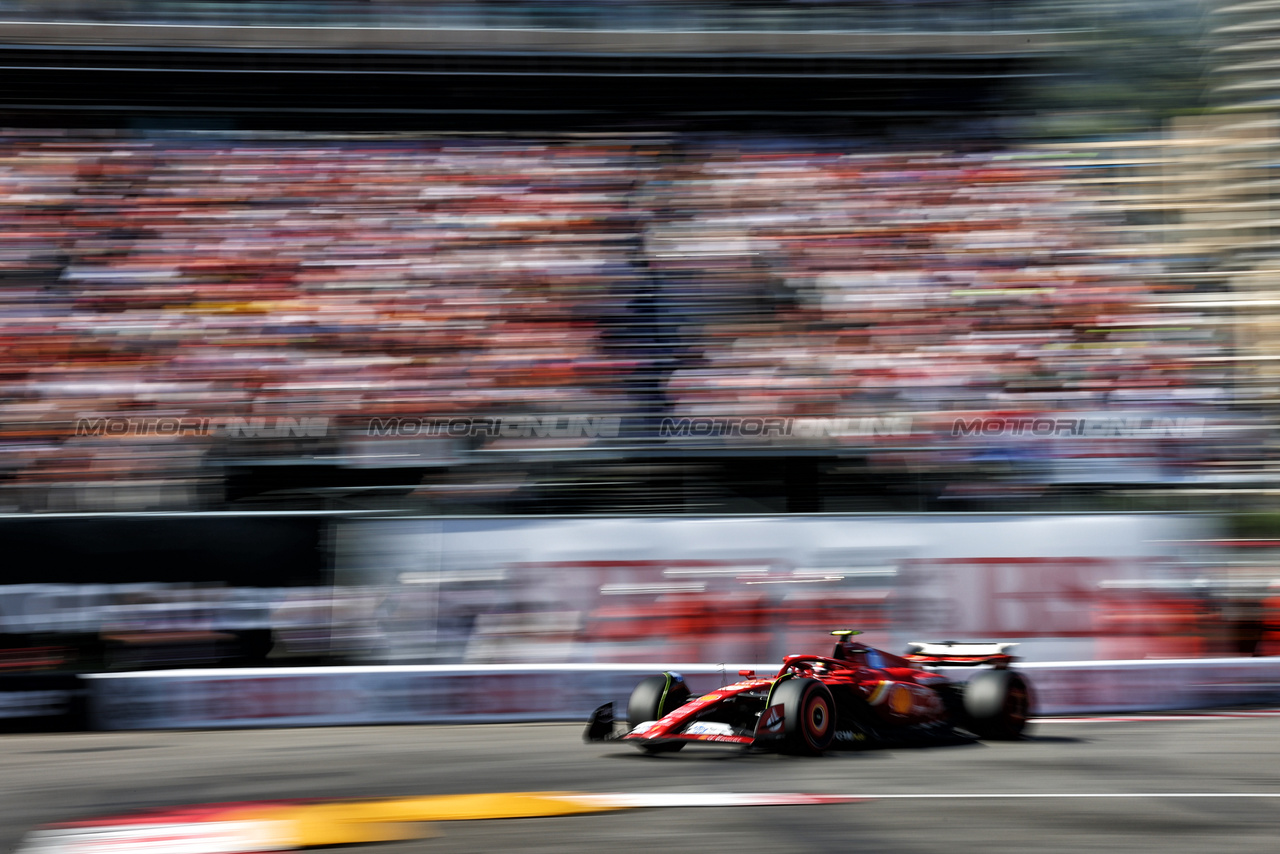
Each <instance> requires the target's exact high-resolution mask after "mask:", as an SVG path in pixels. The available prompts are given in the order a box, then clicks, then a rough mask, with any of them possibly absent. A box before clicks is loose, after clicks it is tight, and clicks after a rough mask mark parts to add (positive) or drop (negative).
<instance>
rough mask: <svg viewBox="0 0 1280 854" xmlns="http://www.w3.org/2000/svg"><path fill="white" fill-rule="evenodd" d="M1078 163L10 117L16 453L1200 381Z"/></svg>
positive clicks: (982, 398)
mask: <svg viewBox="0 0 1280 854" xmlns="http://www.w3.org/2000/svg"><path fill="white" fill-rule="evenodd" d="M1070 162H1071V161H1070V159H1069V158H1064V157H1063V152H1061V151H1059V152H1051V151H1044V150H1040V151H1036V150H1026V151H1017V150H967V151H959V150H950V151H949V150H942V149H936V150H930V151H919V150H905V149H903V150H899V149H894V148H892V147H883V146H882V147H876V146H871V145H868V144H866V143H856V142H853V141H847V142H838V141H832V140H820V141H813V140H809V141H783V140H777V139H771V140H763V139H752V138H738V139H729V140H717V139H709V138H708V139H672V138H667V137H658V136H653V137H648V136H643V135H640V136H635V137H630V138H626V137H622V138H620V137H607V138H606V137H599V138H582V137H578V138H573V139H554V140H552V139H544V140H528V139H521V140H516V139H504V138H481V137H474V138H465V137H459V138H439V139H423V138H409V137H404V138H377V139H373V138H370V139H364V140H360V139H327V138H322V137H268V136H240V137H231V136H219V135H212V136H210V135H190V136H173V137H168V138H149V137H132V136H127V135H109V136H108V135H96V136H95V135H76V134H74V133H66V134H60V135H56V136H50V135H47V134H45V135H41V134H36V133H23V132H9V133H7V134H5V135H4V137H3V138H0V223H2V226H0V475H7V476H8V478H9V482H10V483H11V484H22V483H50V482H68V481H77V482H86V481H118V480H120V479H159V480H160V481H173V480H174V479H177V480H182V479H184V478H186V479H193V478H194V479H198V478H200V477H203V476H204V475H205V473H206V472H205V463H204V460H205V457H206V455H207V454H208V452H209V450H210V447H211V442H212V440H211V438H210V437H209V436H202V435H194V434H193V433H192V431H186V434H184V435H179V436H171V437H157V436H154V435H153V436H144V437H134V436H115V437H104V436H91V435H89V436H86V435H80V436H77V435H76V428H75V425H76V423H77V419H82V418H86V417H102V416H113V415H114V416H127V417H131V418H137V419H145V418H171V419H172V418H179V419H191V418H195V419H201V418H205V419H226V418H233V417H251V416H253V417H259V416H265V417H267V418H274V417H289V418H306V417H323V418H328V419H329V423H330V424H331V425H341V424H357V423H359V422H358V419H359V418H360V417H366V418H367V417H368V416H379V417H390V416H450V415H464V414H466V415H494V414H511V413H620V414H628V413H633V414H634V413H642V414H650V415H658V414H660V415H672V416H692V415H713V416H734V415H737V416H861V415H865V416H883V415H886V414H893V413H904V412H905V413H919V414H922V415H926V414H929V413H933V414H936V413H955V412H963V413H974V412H978V413H981V412H993V411H999V412H1023V413H1026V412H1030V413H1036V412H1057V413H1061V412H1064V411H1091V412H1096V411H1099V410H1114V409H1117V408H1125V409H1126V410H1132V409H1134V408H1137V409H1151V410H1157V409H1158V410H1159V411H1162V412H1164V411H1168V410H1169V408H1170V407H1171V406H1176V407H1178V408H1179V409H1180V410H1186V411H1205V410H1212V408H1213V407H1215V406H1217V405H1219V404H1221V403H1223V402H1225V401H1226V400H1227V395H1228V393H1227V383H1228V378H1227V377H1226V376H1225V375H1224V373H1223V372H1222V369H1221V367H1220V364H1221V363H1220V362H1219V361H1217V360H1216V358H1215V357H1218V356H1221V355H1223V354H1224V353H1225V352H1226V347H1227V343H1228V342H1226V341H1225V340H1223V339H1222V337H1221V336H1220V334H1219V332H1218V329H1217V327H1216V326H1215V325H1214V324H1213V323H1212V322H1211V319H1210V318H1207V317H1205V316H1203V315H1202V313H1200V312H1196V311H1192V310H1174V309H1170V308H1169V307H1168V305H1169V302H1168V301H1169V300H1170V299H1171V298H1173V297H1175V296H1176V295H1177V292H1178V291H1180V290H1184V289H1187V288H1188V287H1189V286H1188V285H1183V284H1179V282H1182V281H1183V280H1182V279H1179V278H1178V277H1175V276H1169V275H1166V274H1167V273H1168V268H1167V265H1166V263H1165V262H1164V261H1163V260H1161V256H1160V255H1159V254H1157V253H1156V251H1155V249H1154V248H1153V247H1151V246H1150V245H1148V244H1146V243H1143V242H1141V241H1139V240H1136V239H1134V238H1133V237H1132V233H1131V232H1130V231H1128V230H1126V229H1125V228H1124V227H1123V225H1124V224H1123V222H1122V221H1121V220H1120V219H1119V218H1118V214H1117V213H1116V212H1115V211H1114V210H1112V209H1110V208H1107V207H1105V206H1101V205H1099V204H1098V203H1097V202H1096V201H1094V200H1092V197H1091V196H1089V195H1086V192H1085V188H1083V187H1081V186H1080V185H1078V184H1077V183H1076V182H1075V181H1074V179H1073V171H1072V169H1073V168H1074V167H1072V166H1070V165H1069V164H1070ZM944 432H945V428H944Z"/></svg>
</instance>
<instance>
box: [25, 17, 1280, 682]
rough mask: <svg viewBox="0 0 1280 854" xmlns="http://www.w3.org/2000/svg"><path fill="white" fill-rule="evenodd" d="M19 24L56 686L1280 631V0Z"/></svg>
mask: <svg viewBox="0 0 1280 854" xmlns="http://www.w3.org/2000/svg"><path fill="white" fill-rule="evenodd" d="M0 18H3V21H2V22H0V66H2V73H0V126H2V128H3V130H2V132H0V186H2V187H3V192H2V193H0V222H2V223H3V225H2V227H0V510H2V511H3V513H4V515H3V516H0V545H3V547H4V549H5V552H6V560H5V564H4V566H5V569H4V575H3V584H0V636H2V637H3V643H0V647H3V649H0V666H2V667H4V668H6V669H8V670H9V671H11V672H31V671H33V670H41V671H53V672H59V671H62V672H66V671H74V672H83V671H89V670H99V669H117V670H119V669H134V668H149V667H167V666H173V665H184V666H185V665H219V664H229V663H237V664H239V663H253V664H268V665H269V664H292V663H345V662H363V663H439V662H446V663H453V662H486V663H494V662H496V663H502V662H515V661H524V662H528V661H548V662H549V661H555V662H565V661H580V662H587V661H637V660H640V661H653V660H663V659H666V660H670V659H673V658H674V659H675V660H688V661H718V660H724V659H725V658H729V659H731V660H739V661H747V660H768V659H770V658H776V657H777V656H778V655H781V654H783V653H786V652H794V651H797V650H796V649H793V648H792V647H794V646H797V645H800V644H807V643H809V642H810V640H813V641H817V640H819V639H820V637H819V635H820V633H821V632H824V631H825V630H826V629H828V628H837V627H842V626H846V625H848V626H849V627H854V628H864V629H867V630H868V631H869V633H870V634H871V636H872V639H873V640H874V641H877V642H881V643H887V644H900V643H902V642H904V641H905V640H906V639H909V636H914V635H916V634H920V633H925V634H928V635H936V634H938V633H940V632H953V633H961V634H968V635H980V636H994V637H1002V638H1011V639H1017V640H1021V641H1023V642H1024V644H1026V648H1025V651H1026V652H1027V653H1028V654H1029V656H1030V657H1040V658H1045V659H1053V658H1064V657H1071V656H1075V657H1082V658H1105V657H1137V658H1141V657H1144V656H1150V655H1158V656H1163V657H1170V656H1201V655H1210V656H1212V655H1216V656H1224V655H1255V654H1274V653H1277V652H1280V584H1278V583H1277V582H1276V581H1274V580H1273V579H1275V578H1280V572H1277V570H1276V564H1275V561H1276V560H1277V558H1280V516H1277V515H1275V512H1276V509H1277V508H1276V499H1275V495H1276V489H1277V483H1276V481H1277V476H1278V474H1280V472H1278V470H1277V467H1276V464H1275V461H1274V453H1275V447H1276V415H1277V409H1276V405H1277V381H1278V376H1277V360H1278V359H1280V347H1278V344H1280V339H1278V338H1277V337H1276V332H1277V328H1278V327H1280V314H1277V312H1276V309H1277V306H1280V295H1278V294H1277V292H1276V291H1277V283H1276V277H1277V275H1280V252H1278V251H1277V250H1278V249H1280V242H1278V241H1280V194H1278V193H1277V192H1276V190H1277V188H1280V134H1278V133H1277V131H1278V129H1280V119H1277V116H1276V114H1275V113H1274V112H1273V110H1274V109H1275V108H1277V106H1278V105H1280V100H1278V99H1280V75H1278V74H1277V69H1280V40H1278V39H1280V11H1277V10H1276V9H1273V8H1271V5H1270V4H1266V3H1248V4H1239V5H1232V4H1231V3H1229V2H1222V3H1215V2H1211V0H1204V2H1197V0H1166V2H1162V3H1159V4H1151V3H1144V2H1129V0H1091V1H1090V2H1087V1H1086V0H1072V2H1064V0H793V2H780V1H779V2H764V0H634V2H626V3H623V2H619V0H579V1H578V2H552V0H457V2H445V0H442V2H430V0H421V2H414V0H401V2H383V0H332V2H329V1H328V0H284V1H283V2H268V1H267V0H261V2H259V0H191V2H184V0H154V1H153V0H3V2H0ZM875 514H891V515H888V516H882V515H875Z"/></svg>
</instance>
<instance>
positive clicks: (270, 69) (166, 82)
mask: <svg viewBox="0 0 1280 854" xmlns="http://www.w3.org/2000/svg"><path fill="white" fill-rule="evenodd" d="M246 5H248V6H252V5H253V4H246ZM544 23H545V22H544ZM606 23H607V22H606ZM797 26H798V25H797V24H796V23H795V22H789V21H786V20H783V21H781V22H780V23H779V24H777V28H775V29H768V28H767V27H763V28H757V29H744V30H736V31H735V30H732V29H720V30H716V31H697V30H682V31H677V30H671V29H665V30H664V29H657V28H652V27H650V28H648V29H646V28H643V27H640V26H631V27H623V28H614V29H609V28H605V26H604V25H601V26H599V27H594V26H593V27H584V28H576V29H566V28H555V27H550V26H538V27H480V26H471V27H463V26H454V27H445V26H434V27H422V26H400V27H396V26H370V27H361V26H296V25H268V26H261V25H252V26H251V25H234V24H221V23H216V24H195V23H188V22H181V21H180V22H177V23H164V24H160V23H145V22H132V21H122V22H116V21H108V22H102V21H80V22H77V21H65V20H64V21H59V22H38V21H26V22H23V21H16V22H15V21H10V22H3V23H0V67H3V69H4V70H5V74H4V75H3V78H2V82H0V112H2V113H3V115H5V121H6V123H7V124H9V125H11V126H15V125H16V126H22V125H27V126H31V125H43V124H48V123H50V122H52V123H54V124H58V123H62V124H68V125H79V126H113V125H119V124H130V123H132V124H133V125H134V126H137V125H138V123H139V120H141V121H142V122H143V123H145V122H146V121H148V120H155V119H161V118H168V119H173V118H182V119H188V120H191V119H195V120H201V121H205V122H209V123H210V126H214V127H219V126H221V127H234V128H253V127H271V128H280V127H289V126H291V127H298V128H302V129H317V128H339V127H346V128H348V129H356V128H361V127H362V126H364V125H367V124H368V123H374V124H376V125H377V126H378V127H381V128H387V129H399V128H430V129H440V128H442V127H452V128H462V127H466V128H469V129H470V128H474V129H478V130H513V129H523V127H525V126H528V127H538V128H542V127H548V126H551V125H556V126H566V125H567V126H583V125H594V126H608V125H614V124H616V123H617V122H618V121H624V122H626V123H627V124H628V125H629V126H633V127H634V125H635V123H636V122H644V121H656V122H669V121H671V120H675V121H677V122H700V123H706V122H720V123H724V124H729V125H732V124H734V123H735V122H737V121H739V120H754V119H763V120H766V121H769V120H781V121H787V122H790V121H792V120H793V119H803V118H810V119H818V120H824V119H825V120H832V121H837V122H839V121H846V120H857V121H860V122H867V121H873V122H874V121H880V120H884V121H900V120H907V121H911V120H924V121H929V120H938V119H947V118H952V117H957V116H972V115H975V114H984V113H988V112H990V111H991V110H992V109H993V107H992V104H993V103H995V102H997V101H998V100H999V99H998V98H995V97H993V96H992V94H991V92H992V90H993V88H994V87H997V86H999V85H1000V84H1003V83H1008V82H1010V81H1013V80H1016V79H1020V78H1026V77H1028V76H1034V75H1042V74H1046V73H1048V72H1047V71H1046V70H1045V69H1044V68H1043V67H1042V66H1041V64H1040V60H1042V59H1043V58H1044V57H1047V56H1050V55H1053V54H1054V53H1055V52H1058V51H1060V50H1062V49H1063V47H1064V44H1065V38H1064V37H1063V36H1062V34H1058V33H1054V32H1050V31H1044V30H1036V29H1032V28H1029V27H1022V26H1014V25H1012V24H1005V25H1004V26H1006V27H1008V28H1007V29H997V28H996V27H995V25H994V24H991V23H987V24H986V25H985V27H979V26H977V25H973V24H970V25H967V26H966V25H964V24H963V22H956V23H955V26H952V27H948V28H941V27H940V28H939V29H938V30H936V31H929V30H927V29H918V30H898V29H886V28H884V27H883V26H881V27H880V28H877V25H876V24H875V22H874V21H872V22H870V23H868V24H867V25H866V28H865V29H861V30H844V31H834V30H823V29H810V30H806V31H800V30H798V29H795V27H797ZM787 27H791V29H787ZM513 125H515V126H516V127H513Z"/></svg>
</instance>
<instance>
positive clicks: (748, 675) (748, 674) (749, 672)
mask: <svg viewBox="0 0 1280 854" xmlns="http://www.w3.org/2000/svg"><path fill="white" fill-rule="evenodd" d="M738 675H739V676H745V677H746V678H748V679H751V678H753V677H754V676H755V675H756V672H755V671H754V670H739V671H738Z"/></svg>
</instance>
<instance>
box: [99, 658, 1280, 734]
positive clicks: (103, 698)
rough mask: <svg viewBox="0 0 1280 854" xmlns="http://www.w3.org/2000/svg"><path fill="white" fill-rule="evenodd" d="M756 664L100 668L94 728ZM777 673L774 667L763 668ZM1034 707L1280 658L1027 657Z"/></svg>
mask: <svg viewBox="0 0 1280 854" xmlns="http://www.w3.org/2000/svg"><path fill="white" fill-rule="evenodd" d="M747 666H749V665H726V666H725V667H724V668H723V669H722V668H721V666H720V665H708V664H692V665H674V666H667V667H666V668H664V667H663V666H661V665H645V664H638V665H564V666H559V667H527V668H512V667H503V666H494V667H474V666H473V667H450V666H420V667H325V668H307V669H303V668H296V669H278V670H274V669H267V670H188V671H166V672H151V673H120V674H95V675H92V676H88V677H86V680H87V684H88V686H89V704H90V721H91V724H90V725H91V726H92V727H93V728H94V729H100V730H130V729H231V728H265V727H302V726H347V725H360V724H398V723H497V722H519V721H579V720H580V721H583V722H584V723H585V721H586V718H587V715H588V714H589V713H590V711H591V710H592V709H593V708H595V707H596V706H598V705H600V704H601V703H605V702H609V701H612V702H614V703H615V704H617V705H615V708H625V702H626V697H627V696H628V694H629V693H630V691H631V689H632V687H634V685H635V683H636V682H637V681H638V680H639V679H641V678H643V677H644V676H648V675H651V674H653V673H657V672H659V671H661V670H663V669H668V670H676V671H678V672H680V673H682V674H684V676H685V678H686V680H687V681H688V682H689V685H690V687H691V688H692V689H693V691H694V692H695V693H697V692H701V691H709V690H712V689H714V688H716V687H719V686H720V685H723V684H726V683H728V682H732V681H736V680H737V678H738V677H737V671H738V670H739V669H741V668H743V667H747ZM754 669H756V670H758V671H760V672H762V673H768V672H772V671H773V669H774V667H773V666H767V665H756V666H754ZM1019 669H1020V670H1022V672H1024V673H1025V674H1026V675H1027V676H1028V678H1029V679H1030V681H1031V684H1032V689H1033V692H1034V695H1035V705H1036V709H1035V711H1036V713H1037V714H1042V715H1060V714H1074V713H1084V712H1119V711H1129V712H1132V711H1143V710H1160V709H1191V708H1208V707H1213V706H1226V705H1234V704H1244V703H1271V702H1280V659H1269V658H1249V659H1239V658H1236V659H1197V660H1190V661H1172V660H1169V661H1100V662H1054V663H1040V664H1035V663H1032V664H1028V665H1026V666H1024V667H1021V668H1019Z"/></svg>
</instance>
